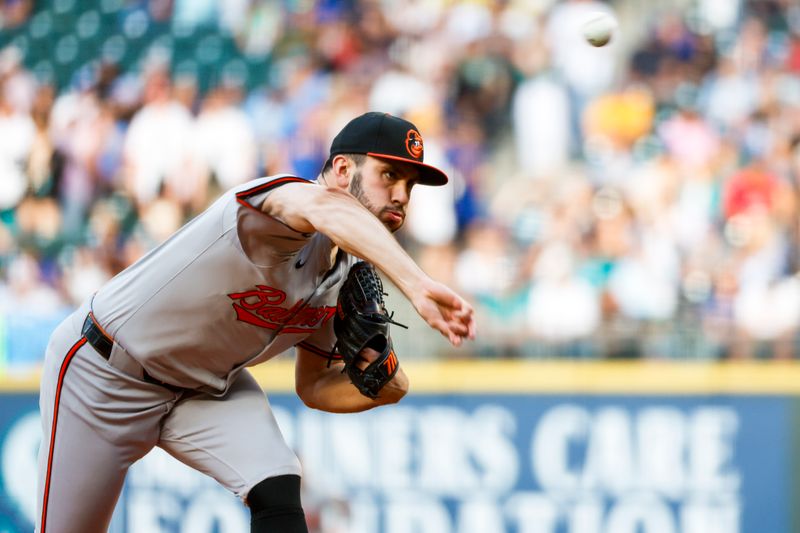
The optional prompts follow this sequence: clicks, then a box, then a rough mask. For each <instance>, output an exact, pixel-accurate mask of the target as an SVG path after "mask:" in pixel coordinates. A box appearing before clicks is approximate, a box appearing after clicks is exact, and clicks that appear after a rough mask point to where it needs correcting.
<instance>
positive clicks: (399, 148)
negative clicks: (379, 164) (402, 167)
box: [330, 111, 447, 185]
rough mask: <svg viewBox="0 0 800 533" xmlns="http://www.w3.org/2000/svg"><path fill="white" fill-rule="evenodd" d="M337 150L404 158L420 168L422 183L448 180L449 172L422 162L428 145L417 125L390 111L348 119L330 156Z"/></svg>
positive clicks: (442, 183) (438, 183)
mask: <svg viewBox="0 0 800 533" xmlns="http://www.w3.org/2000/svg"><path fill="white" fill-rule="evenodd" d="M338 154H366V155H369V156H372V157H379V158H382V159H393V160H396V161H404V162H406V163H411V164H412V165H415V166H416V167H417V168H419V183H420V184H422V185H444V184H445V183H447V174H445V173H444V172H442V171H441V170H439V169H438V168H436V167H432V166H430V165H426V164H425V163H423V162H422V159H423V157H424V155H425V148H424V145H423V143H422V135H421V134H420V132H419V130H418V129H417V127H416V126H415V125H414V124H412V123H411V122H409V121H407V120H403V119H402V118H398V117H395V116H392V115H390V114H388V113H378V112H375V111H370V112H369V113H364V114H363V115H361V116H359V117H356V118H354V119H353V120H351V121H350V122H348V123H347V125H346V126H345V127H344V128H342V131H340V132H339V134H338V135H337V136H336V137H334V139H333V142H332V143H331V153H330V157H333V156H335V155H338Z"/></svg>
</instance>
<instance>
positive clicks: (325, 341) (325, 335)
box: [297, 321, 342, 361]
mask: <svg viewBox="0 0 800 533" xmlns="http://www.w3.org/2000/svg"><path fill="white" fill-rule="evenodd" d="M335 345H336V335H335V334H334V332H333V321H328V323H327V324H325V325H324V326H323V327H321V328H320V329H318V330H317V331H315V332H314V333H312V334H311V335H309V336H308V337H306V338H305V339H304V340H303V341H301V342H299V343H297V346H299V347H300V348H304V349H306V350H308V351H309V352H311V353H313V354H315V355H318V356H320V357H323V358H325V359H328V360H334V361H336V360H341V359H342V356H341V354H339V353H336V352H335V351H334V350H333V347H334V346H335Z"/></svg>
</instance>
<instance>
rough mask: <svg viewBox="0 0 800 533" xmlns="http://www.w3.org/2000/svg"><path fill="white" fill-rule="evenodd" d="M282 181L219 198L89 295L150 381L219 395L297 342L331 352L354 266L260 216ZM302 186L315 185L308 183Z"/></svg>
mask: <svg viewBox="0 0 800 533" xmlns="http://www.w3.org/2000/svg"><path fill="white" fill-rule="evenodd" d="M288 182H306V183H308V182H307V181H306V180H303V179H301V178H296V177H292V176H288V175H280V176H273V177H267V178H261V179H257V180H253V181H251V182H249V183H246V184H244V185H242V186H241V187H238V188H236V189H233V190H232V191H229V192H227V193H225V194H224V195H223V196H222V197H221V198H220V199H219V200H217V201H216V202H215V203H214V204H213V205H212V206H211V207H209V208H208V209H207V210H206V211H205V212H204V213H202V214H201V215H199V216H198V217H197V218H195V219H194V220H192V221H191V222H190V223H189V224H187V225H186V226H184V227H183V228H182V229H181V230H180V231H178V232H177V233H176V234H175V235H173V236H172V237H171V238H170V239H169V240H168V241H167V242H165V243H164V244H162V245H161V246H159V247H158V248H156V249H155V250H153V251H152V252H150V253H149V254H148V255H146V256H145V257H143V258H142V259H141V260H139V261H138V262H137V263H135V264H134V265H132V266H131V267H129V268H128V269H126V270H124V271H123V272H121V273H120V274H119V275H117V276H116V277H115V278H114V279H112V280H111V281H110V282H109V283H108V284H106V285H105V286H104V287H103V288H102V289H100V291H99V292H98V293H97V294H96V295H95V297H94V301H93V302H92V308H93V311H94V315H95V317H96V319H97V321H98V323H99V324H100V325H101V326H102V327H103V328H104V329H105V331H106V332H107V333H108V334H109V335H110V336H111V337H113V338H114V340H115V341H116V343H117V344H118V346H117V347H115V349H119V350H124V351H125V352H127V354H128V355H130V356H131V357H132V358H133V359H135V360H136V361H137V362H139V363H140V364H141V365H142V366H143V367H144V368H145V370H146V371H147V372H148V373H149V374H150V375H152V376H153V377H155V378H157V379H159V380H161V381H164V382H166V383H170V384H173V385H178V386H182V387H188V388H196V389H199V390H202V391H204V392H208V393H210V394H215V395H219V394H223V393H224V392H225V391H226V390H227V388H228V386H229V385H230V383H231V381H232V380H233V379H234V378H235V377H236V375H237V373H238V371H239V370H241V369H242V368H244V367H246V366H249V365H253V364H255V363H260V362H263V361H266V360H268V359H270V358H271V357H274V356H276V355H278V354H280V353H281V352H283V351H285V350H286V349H287V348H290V347H292V346H294V345H296V344H298V343H300V342H301V341H304V340H305V344H304V345H305V346H307V347H308V348H310V349H312V350H314V349H315V348H316V350H317V351H320V350H321V351H326V352H329V351H330V350H332V348H333V345H334V342H335V336H334V334H333V327H332V322H333V316H334V313H335V306H336V296H337V294H338V291H339V287H340V286H341V284H342V282H343V281H344V277H345V276H346V274H347V272H348V270H349V268H350V266H351V265H352V263H353V262H354V261H355V259H354V258H352V257H351V256H349V255H347V254H345V253H342V252H340V253H339V254H338V255H337V256H336V259H335V261H333V264H332V260H331V249H332V244H331V242H330V240H329V239H328V238H327V237H326V236H324V235H322V234H321V233H314V234H303V233H299V232H297V231H294V230H293V229H291V228H289V227H288V226H286V225H285V224H283V223H282V222H280V221H278V220H277V219H275V218H273V217H271V216H269V215H267V214H265V213H264V212H262V211H261V210H260V205H261V203H262V202H263V201H264V198H265V197H266V195H267V194H269V191H271V190H274V188H275V187H278V186H280V185H282V184H285V183H288ZM308 186H309V187H316V186H318V185H316V184H313V183H308Z"/></svg>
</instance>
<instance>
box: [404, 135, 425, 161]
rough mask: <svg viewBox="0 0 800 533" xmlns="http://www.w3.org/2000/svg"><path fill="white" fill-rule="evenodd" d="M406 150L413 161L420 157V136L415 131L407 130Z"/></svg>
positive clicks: (421, 147) (421, 149)
mask: <svg viewBox="0 0 800 533" xmlns="http://www.w3.org/2000/svg"><path fill="white" fill-rule="evenodd" d="M406 150H408V153H409V154H411V157H413V158H414V159H419V158H420V157H422V151H423V150H424V147H423V145H422V135H420V134H419V132H418V131H417V130H408V133H406Z"/></svg>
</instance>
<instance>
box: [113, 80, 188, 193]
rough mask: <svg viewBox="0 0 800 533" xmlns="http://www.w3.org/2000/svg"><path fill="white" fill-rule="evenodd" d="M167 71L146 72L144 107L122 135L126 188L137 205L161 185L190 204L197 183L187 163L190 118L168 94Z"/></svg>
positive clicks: (170, 87) (169, 86)
mask: <svg viewBox="0 0 800 533" xmlns="http://www.w3.org/2000/svg"><path fill="white" fill-rule="evenodd" d="M171 91H172V83H171V80H170V78H169V74H168V73H167V72H166V71H164V70H161V69H156V70H153V71H151V72H150V73H148V75H147V78H146V80H145V94H144V102H145V104H144V106H143V107H142V109H141V110H140V111H139V112H138V113H136V115H134V117H133V119H132V120H131V123H130V126H129V128H128V133H127V135H126V137H125V147H124V165H125V167H124V168H125V175H126V180H125V181H126V189H127V190H128V192H129V193H130V194H131V196H132V197H133V198H134V199H135V200H136V202H137V203H138V204H140V205H146V204H147V203H148V202H150V201H152V200H153V199H154V198H156V197H158V196H159V194H160V191H161V190H162V189H163V188H167V189H169V190H170V192H172V193H173V194H175V196H176V198H177V199H178V200H179V201H181V202H184V203H190V202H191V200H192V195H193V193H194V188H195V187H198V186H199V185H200V183H199V181H200V180H199V178H198V175H199V172H198V170H197V168H196V167H192V166H191V165H187V159H188V158H189V149H190V144H189V140H190V138H191V133H192V128H193V118H192V115H191V114H190V112H189V110H188V109H186V107H185V106H184V105H183V104H181V103H179V102H177V101H176V100H174V99H173V97H172V92H171Z"/></svg>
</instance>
